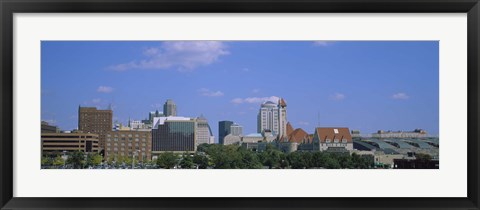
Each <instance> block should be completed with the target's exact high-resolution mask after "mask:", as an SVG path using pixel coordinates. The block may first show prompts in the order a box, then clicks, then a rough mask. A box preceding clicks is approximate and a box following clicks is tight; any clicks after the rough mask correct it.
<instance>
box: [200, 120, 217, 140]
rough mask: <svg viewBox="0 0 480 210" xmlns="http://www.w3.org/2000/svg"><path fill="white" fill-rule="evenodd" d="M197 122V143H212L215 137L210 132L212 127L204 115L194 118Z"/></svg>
mask: <svg viewBox="0 0 480 210" xmlns="http://www.w3.org/2000/svg"><path fill="white" fill-rule="evenodd" d="M196 122H197V145H200V144H213V143H214V142H215V138H214V136H213V134H212V129H210V125H209V124H208V120H207V119H206V118H205V117H204V116H200V117H197V118H196Z"/></svg>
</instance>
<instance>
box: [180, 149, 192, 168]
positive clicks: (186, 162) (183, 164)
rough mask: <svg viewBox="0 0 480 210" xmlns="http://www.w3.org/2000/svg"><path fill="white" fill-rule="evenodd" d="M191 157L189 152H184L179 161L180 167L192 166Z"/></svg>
mask: <svg viewBox="0 0 480 210" xmlns="http://www.w3.org/2000/svg"><path fill="white" fill-rule="evenodd" d="M193 165H194V163H193V158H192V156H190V154H188V153H185V154H183V155H182V160H181V161H180V167H182V168H184V169H191V168H193Z"/></svg>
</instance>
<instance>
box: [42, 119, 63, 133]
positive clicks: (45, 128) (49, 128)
mask: <svg viewBox="0 0 480 210" xmlns="http://www.w3.org/2000/svg"><path fill="white" fill-rule="evenodd" d="M41 132H42V133H59V130H58V127H57V126H53V125H50V124H48V122H45V121H42V123H41Z"/></svg>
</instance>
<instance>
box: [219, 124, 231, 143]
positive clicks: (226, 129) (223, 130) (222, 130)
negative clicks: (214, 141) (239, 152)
mask: <svg viewBox="0 0 480 210" xmlns="http://www.w3.org/2000/svg"><path fill="white" fill-rule="evenodd" d="M232 125H233V122H232V121H228V120H224V121H220V122H218V143H219V144H224V140H223V139H224V138H225V136H227V135H228V134H230V133H231V131H230V128H231V126H232Z"/></svg>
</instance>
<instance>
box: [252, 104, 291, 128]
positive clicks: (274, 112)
mask: <svg viewBox="0 0 480 210" xmlns="http://www.w3.org/2000/svg"><path fill="white" fill-rule="evenodd" d="M264 130H270V131H271V132H272V133H273V135H274V136H279V137H282V136H287V104H286V103H285V100H283V98H281V99H279V100H278V103H274V102H271V101H267V102H265V103H263V104H262V105H261V106H260V110H259V112H258V115H257V132H258V133H262V132H263V131H264Z"/></svg>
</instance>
